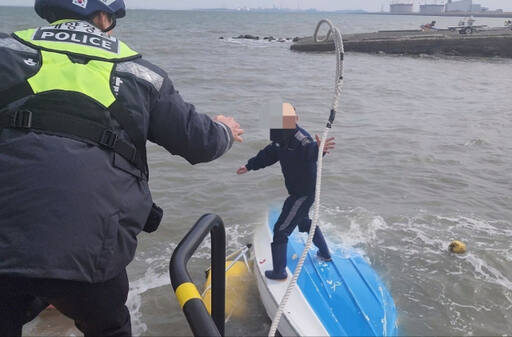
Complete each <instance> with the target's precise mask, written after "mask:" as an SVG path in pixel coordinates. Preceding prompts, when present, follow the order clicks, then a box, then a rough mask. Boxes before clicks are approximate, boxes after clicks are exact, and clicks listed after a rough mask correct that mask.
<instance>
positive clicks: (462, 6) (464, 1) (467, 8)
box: [446, 0, 473, 13]
mask: <svg viewBox="0 0 512 337" xmlns="http://www.w3.org/2000/svg"><path fill="white" fill-rule="evenodd" d="M472 7H473V0H460V1H448V3H447V4H446V11H447V12H466V13H469V12H471V10H472Z"/></svg>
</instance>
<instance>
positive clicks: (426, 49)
mask: <svg viewBox="0 0 512 337" xmlns="http://www.w3.org/2000/svg"><path fill="white" fill-rule="evenodd" d="M344 43H345V51H353V52H364V53H386V54H409V55H420V54H443V55H458V56H476V57H507V58H512V30H510V29H508V28H493V29H487V30H481V31H476V32H474V33H473V34H460V33H459V32H457V31H455V32H454V31H450V30H447V29H446V30H432V31H427V32H423V31H420V30H401V31H380V32H376V33H363V34H349V35H345V36H344ZM290 48H291V49H292V50H296V51H333V50H334V43H333V42H332V41H326V42H318V43H317V42H315V41H313V38H312V37H305V38H300V39H298V40H297V41H296V42H295V43H294V44H293V45H292V46H291V47H290Z"/></svg>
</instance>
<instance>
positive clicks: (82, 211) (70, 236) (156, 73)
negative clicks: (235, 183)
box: [0, 34, 233, 282]
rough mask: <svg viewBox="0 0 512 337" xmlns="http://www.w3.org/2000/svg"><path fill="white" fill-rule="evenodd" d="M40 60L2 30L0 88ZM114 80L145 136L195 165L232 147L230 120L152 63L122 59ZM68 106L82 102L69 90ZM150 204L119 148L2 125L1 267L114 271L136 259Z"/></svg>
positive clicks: (40, 272) (24, 272)
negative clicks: (194, 99) (208, 111)
mask: <svg viewBox="0 0 512 337" xmlns="http://www.w3.org/2000/svg"><path fill="white" fill-rule="evenodd" d="M40 61H41V53H40V51H38V50H36V49H33V48H31V47H28V46H27V45H25V44H22V43H20V42H18V41H16V40H15V39H13V38H11V37H10V36H8V35H6V34H0V78H1V81H0V92H2V91H5V90H7V89H8V88H10V87H13V86H15V85H16V84H18V83H21V82H22V81H24V80H26V79H27V78H28V77H30V76H32V75H33V74H34V73H36V72H37V71H38V69H39V67H40V66H41V65H40V63H41V62H40ZM111 86H112V88H113V92H116V94H117V100H119V101H120V102H122V103H123V106H124V107H126V113H129V114H131V115H132V116H133V118H134V120H135V121H136V125H137V127H138V128H139V131H140V132H141V133H142V134H143V135H144V142H145V141H146V139H147V140H149V141H151V142H154V143H156V144H158V145H161V146H162V147H164V148H165V149H167V150H168V151H169V152H170V153H172V154H174V155H179V156H181V157H183V158H185V159H186V160H188V161H189V162H190V163H191V164H196V163H201V162H208V161H211V160H214V159H216V158H218V157H220V156H222V155H223V154H224V153H225V152H227V151H228V150H229V149H230V147H231V145H232V142H233V136H232V134H231V131H230V130H229V128H227V126H225V125H223V124H220V123H216V122H214V121H212V119H210V118H209V117H208V116H206V115H204V114H199V113H197V112H196V110H195V108H194V106H193V105H191V104H189V103H186V102H185V101H184V100H183V99H182V97H181V96H180V95H179V93H178V91H176V90H175V88H174V86H173V84H172V82H171V81H170V80H169V78H168V76H167V74H166V73H165V72H164V71H162V70H161V69H159V68H158V67H156V66H154V65H152V64H151V63H149V62H147V61H145V60H143V59H141V58H139V59H135V60H131V61H126V62H122V63H118V64H116V66H115V70H114V72H113V74H112V83H111ZM0 101H1V100H0ZM21 101H23V100H21ZM21 101H20V102H21ZM20 102H14V103H12V104H10V106H12V105H16V104H21V103H20ZM61 104H63V105H65V106H66V107H68V108H69V109H73V108H75V109H76V107H75V106H74V104H73V101H72V100H71V99H69V97H67V96H66V94H65V93H62V101H61ZM1 109H2V107H0V110H1ZM84 113H86V112H84ZM152 203H153V202H152V198H151V194H150V191H149V187H148V181H147V178H146V177H141V175H140V171H139V170H137V169H136V168H135V167H134V166H133V165H132V164H131V163H130V162H128V161H127V160H126V159H125V158H123V157H122V156H119V155H118V154H117V153H114V152H112V151H108V150H105V149H103V148H100V147H98V146H94V145H91V144H89V143H87V142H84V141H80V140H76V139H72V138H69V137H61V136H58V135H50V134H46V133H35V132H24V131H23V130H18V129H9V128H4V129H0V275H1V274H4V275H11V276H22V277H34V278H55V279H65V280H76V281H86V282H102V281H105V280H108V279H111V278H113V277H115V276H116V275H118V274H119V272H121V271H122V270H123V269H124V268H125V267H126V265H128V263H129V262H130V261H131V260H132V259H133V256H134V254H135V250H136V246H137V235H138V234H139V233H140V232H141V230H142V228H143V226H144V224H145V221H146V219H147V217H148V214H149V211H150V209H151V205H152Z"/></svg>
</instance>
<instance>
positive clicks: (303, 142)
mask: <svg viewBox="0 0 512 337" xmlns="http://www.w3.org/2000/svg"><path fill="white" fill-rule="evenodd" d="M295 139H297V140H298V141H299V143H301V145H302V146H304V145H307V144H309V143H311V140H310V139H309V138H308V136H306V135H305V134H303V133H302V132H301V131H300V130H299V131H297V132H296V133H295Z"/></svg>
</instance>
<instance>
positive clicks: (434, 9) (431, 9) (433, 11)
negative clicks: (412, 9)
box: [420, 4, 444, 15]
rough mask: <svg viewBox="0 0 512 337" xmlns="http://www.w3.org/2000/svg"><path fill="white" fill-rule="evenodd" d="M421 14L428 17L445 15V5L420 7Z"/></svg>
mask: <svg viewBox="0 0 512 337" xmlns="http://www.w3.org/2000/svg"><path fill="white" fill-rule="evenodd" d="M420 13H421V14H427V15H438V14H443V13H444V5H435V4H431V5H420Z"/></svg>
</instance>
